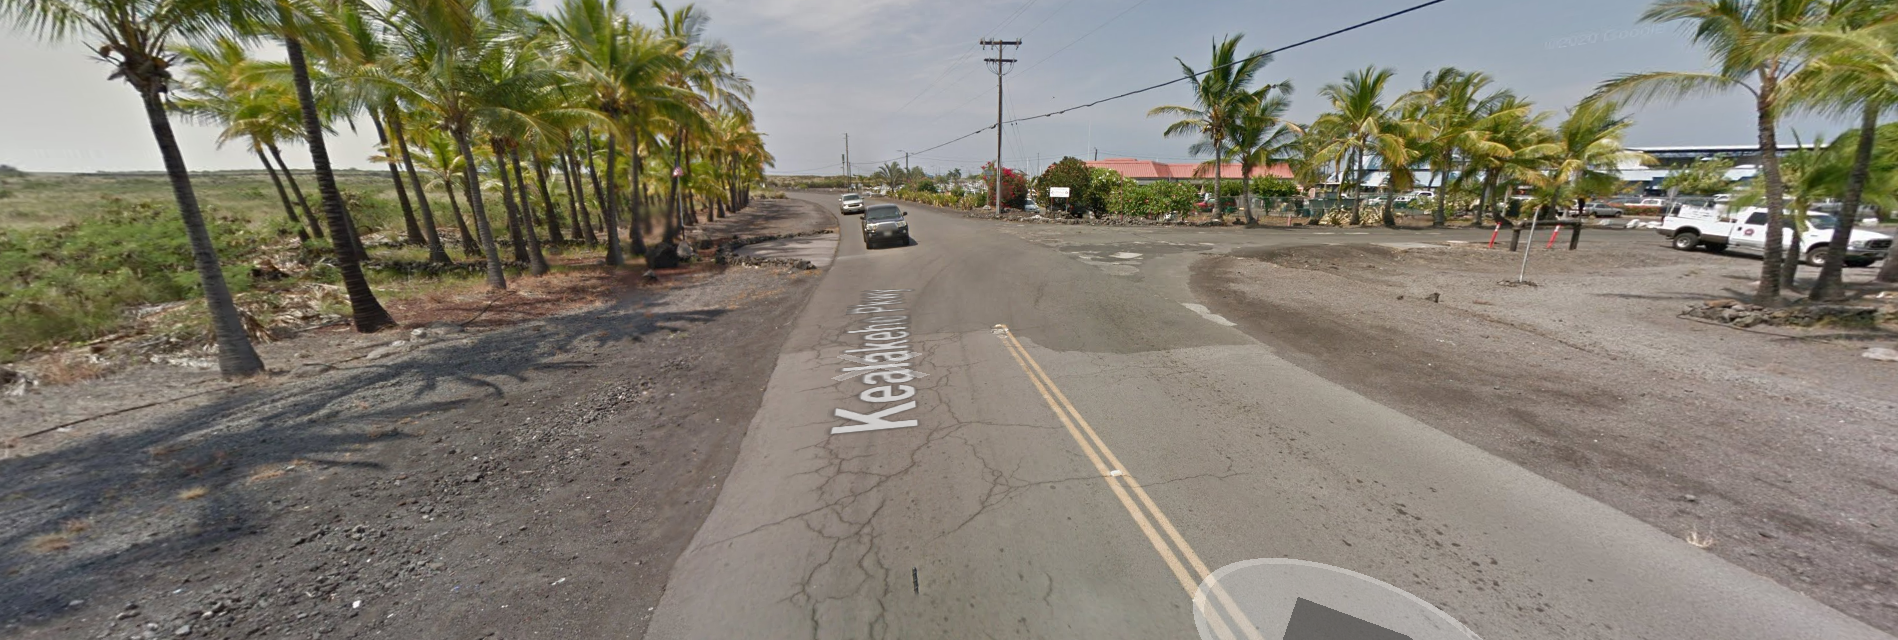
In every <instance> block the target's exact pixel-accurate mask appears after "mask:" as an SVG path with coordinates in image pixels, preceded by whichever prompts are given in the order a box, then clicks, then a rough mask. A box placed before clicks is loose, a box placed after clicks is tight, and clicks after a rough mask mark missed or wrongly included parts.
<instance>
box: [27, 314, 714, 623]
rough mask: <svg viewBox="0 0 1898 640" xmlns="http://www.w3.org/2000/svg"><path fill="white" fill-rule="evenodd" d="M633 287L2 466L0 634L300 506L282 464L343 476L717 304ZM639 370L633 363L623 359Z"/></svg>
mask: <svg viewBox="0 0 1898 640" xmlns="http://www.w3.org/2000/svg"><path fill="white" fill-rule="evenodd" d="M672 295H673V294H672V293H669V292H663V291H660V292H652V293H640V294H635V295H632V296H629V297H627V298H624V299H622V300H620V301H619V302H617V303H615V304H612V305H608V306H605V307H601V308H596V309H589V310H585V311H580V312H575V313H570V314H566V315H563V316H555V317H550V318H547V319H545V320H544V321H542V322H538V323H529V324H525V325H520V326H515V327H511V328H507V329H500V330H495V331H492V332H488V333H482V334H476V335H465V336H455V337H453V338H452V339H451V340H447V341H444V342H443V343H441V344H434V345H429V346H426V347H424V348H422V349H421V350H419V351H416V352H414V353H410V354H407V355H405V356H398V357H395V358H392V359H390V360H384V361H380V362H374V363H373V364H366V365H363V366H356V367H349V368H342V369H337V370H335V371H333V372H330V373H328V374H324V375H321V376H318V377H314V378H308V379H284V378H278V379H275V380H267V381H260V382H256V383H253V384H248V385H244V386H240V387H236V388H233V389H231V390H229V391H226V392H223V393H222V394H221V395H220V396H217V397H216V399H215V400H212V401H210V402H207V403H204V404H201V405H198V406H195V407H191V408H188V409H183V410H174V411H172V412H171V413H168V414H163V415H158V416H151V415H149V414H148V415H145V416H144V417H139V416H137V415H133V416H128V417H126V418H122V419H119V420H120V422H119V425H120V426H119V427H118V428H115V429H113V430H112V431H110V432H108V433H105V434H102V435H99V436H95V437H92V438H91V439H88V440H83V441H75V442H72V443H69V444H65V445H63V446H58V447H56V448H52V449H49V450H46V451H43V452H40V453H37V454H32V455H27V456H24V457H19V458H13V459H8V460H3V461H0V478H4V479H5V486H4V488H0V492H4V493H0V628H5V627H7V626H11V625H13V624H30V623H33V622H34V621H38V620H45V619H48V618H50V617H52V616H53V615H54V614H56V613H57V612H58V611H59V610H60V609H61V608H63V607H65V606H67V603H68V602H69V601H72V600H80V599H88V598H90V595H89V594H92V593H94V592H95V591H98V590H100V589H102V588H104V587H106V586H109V585H111V584H113V582H114V581H116V580H124V579H128V578H130V577H136V578H137V579H140V580H179V579H181V578H184V577H185V576H154V575H151V574H152V572H153V571H154V569H155V567H157V566H159V565H158V563H160V562H161V561H164V560H168V559H175V558H179V557H191V556H196V555H200V554H209V553H216V552H218V551H219V549H220V548H221V546H222V545H225V544H227V543H230V542H232V541H233V540H235V539H238V538H242V537H244V536H246V535H250V534H253V533H257V532H260V531H263V530H265V529H267V528H269V527H271V526H272V525H273V524H274V523H276V522H277V521H278V520H279V519H280V518H281V516H283V515H284V514H285V513H287V512H286V511H285V510H286V509H288V508H290V507H292V506H294V504H295V503H296V502H298V501H301V500H304V499H306V498H304V497H302V496H298V495H296V494H295V493H294V492H292V491H288V490H285V491H269V490H262V489H261V488H258V487H252V485H253V484H256V482H255V480H256V479H257V478H260V477H264V476H268V475H270V474H273V473H274V474H277V475H282V473H283V471H282V470H285V469H289V468H296V469H307V470H312V471H313V472H316V473H321V470H322V469H325V468H334V467H355V468H361V469H371V470H381V466H380V465H379V464H377V463H374V462H368V461H364V460H360V459H357V457H358V456H360V455H362V454H363V452H364V451H365V450H367V448H368V447H369V446H370V444H371V443H372V442H375V441H382V442H388V441H390V439H403V438H409V437H412V436H410V435H407V434H403V433H402V432H401V431H400V429H399V426H398V425H397V423H398V421H401V420H404V419H407V418H411V417H414V416H417V415H420V414H424V413H429V412H442V411H447V410H452V409H456V408H459V407H461V406H462V405H463V404H464V403H467V402H470V401H480V400H483V399H488V398H505V397H506V395H507V386H506V385H508V384H511V383H513V382H518V381H522V380H526V379H527V378H528V377H530V376H532V375H535V374H537V373H539V374H543V375H544V374H547V373H554V372H557V371H560V370H563V369H567V368H571V367H576V366H582V365H580V364H576V363H575V362H573V361H572V359H575V358H577V359H580V360H584V359H585V356H586V354H587V352H588V351H590V350H593V349H597V348H599V347H601V346H603V345H608V344H615V343H619V342H621V341H640V340H645V339H647V338H646V337H647V336H651V335H653V334H655V333H660V332H676V331H684V330H686V329H688V328H691V327H694V326H697V325H702V324H704V323H707V322H710V321H712V320H714V319H716V318H718V317H719V316H721V315H723V314H724V313H726V311H725V310H724V309H705V310H694V311H666V312H659V311H657V309H658V308H659V307H660V306H661V304H662V303H664V302H665V301H666V300H667V299H668V298H669V297H671V296H672ZM627 364H628V365H629V366H635V367H636V366H637V363H627Z"/></svg>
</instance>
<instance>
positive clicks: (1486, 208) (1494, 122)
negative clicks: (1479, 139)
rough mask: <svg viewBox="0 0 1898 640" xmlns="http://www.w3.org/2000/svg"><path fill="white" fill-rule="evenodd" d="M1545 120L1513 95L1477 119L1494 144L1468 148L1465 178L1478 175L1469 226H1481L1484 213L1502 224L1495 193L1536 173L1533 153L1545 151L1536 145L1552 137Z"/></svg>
mask: <svg viewBox="0 0 1898 640" xmlns="http://www.w3.org/2000/svg"><path fill="white" fill-rule="evenodd" d="M1547 120H1548V114H1547V113H1538V112H1535V109H1534V105H1533V104H1532V103H1530V102H1529V101H1528V100H1524V99H1522V98H1520V97H1516V96H1510V97H1509V98H1507V99H1505V100H1502V101H1500V102H1498V103H1496V104H1495V105H1492V106H1491V112H1490V113H1488V114H1485V115H1484V117H1482V118H1481V119H1480V120H1479V124H1478V127H1479V128H1480V129H1481V130H1482V131H1483V132H1484V135H1485V139H1486V140H1487V141H1489V142H1492V143H1494V144H1493V145H1485V146H1483V147H1479V148H1475V149H1472V151H1471V153H1470V156H1469V158H1468V162H1467V164H1466V165H1465V168H1466V171H1465V174H1466V175H1468V176H1474V175H1477V174H1480V175H1481V176H1482V177H1481V180H1482V184H1481V188H1480V189H1479V190H1478V194H1479V195H1478V201H1477V202H1478V204H1477V211H1478V212H1479V214H1478V215H1477V219H1476V220H1474V221H1473V223H1472V224H1474V225H1477V226H1481V225H1483V224H1484V223H1483V220H1482V215H1481V213H1480V212H1488V213H1489V214H1491V215H1492V216H1494V219H1495V220H1496V222H1498V223H1500V222H1502V221H1503V216H1502V210H1500V209H1495V208H1493V207H1492V204H1493V203H1494V202H1495V196H1496V194H1497V192H1498V191H1499V190H1501V191H1502V192H1503V193H1513V192H1514V191H1515V189H1514V186H1515V185H1518V184H1523V183H1526V182H1529V180H1530V178H1531V177H1533V176H1535V175H1536V174H1537V173H1538V172H1539V171H1540V163H1541V158H1538V157H1537V156H1536V154H1537V153H1538V152H1540V151H1542V150H1545V149H1547V147H1541V146H1540V145H1543V144H1544V143H1547V142H1549V140H1550V139H1552V138H1553V137H1554V135H1555V133H1554V132H1553V131H1550V130H1549V128H1548V126H1547V125H1546V122H1547Z"/></svg>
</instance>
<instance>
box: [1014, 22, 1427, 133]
mask: <svg viewBox="0 0 1898 640" xmlns="http://www.w3.org/2000/svg"><path fill="white" fill-rule="evenodd" d="M1448 1H1449V0H1430V1H1429V2H1424V3H1421V4H1418V5H1415V6H1412V7H1410V8H1407V9H1402V10H1399V11H1395V12H1392V13H1387V14H1384V15H1382V16H1378V17H1376V18H1372V19H1370V20H1366V21H1364V22H1360V23H1357V24H1354V25H1351V26H1349V27H1345V28H1343V29H1338V30H1336V31H1332V32H1331V33H1327V34H1324V35H1321V36H1316V37H1312V38H1306V39H1304V40H1300V41H1298V42H1294V43H1292V44H1288V45H1285V46H1283V47H1279V48H1277V49H1273V50H1271V51H1267V52H1264V53H1261V54H1259V55H1256V56H1251V57H1248V58H1244V59H1241V60H1234V61H1232V62H1229V63H1226V64H1223V65H1219V66H1217V67H1209V68H1207V69H1206V70H1205V71H1199V72H1195V73H1193V74H1191V75H1184V76H1180V77H1178V78H1174V79H1172V80H1168V81H1166V82H1162V83H1160V84H1156V85H1152V86H1149V87H1143V88H1140V89H1135V90H1133V91H1128V92H1126V93H1123V94H1120V95H1117V96H1111V97H1107V98H1101V99H1099V100H1095V101H1093V102H1089V103H1087V104H1083V105H1079V106H1073V107H1068V108H1066V109H1062V110H1060V111H1050V112H1048V113H1044V114H1041V115H1038V116H1028V117H1026V118H1018V119H1015V120H1011V121H1010V122H1024V121H1027V120H1037V119H1041V118H1052V117H1054V116H1058V115H1061V114H1064V113H1067V112H1069V111H1074V110H1077V109H1086V108H1088V107H1092V106H1094V105H1097V104H1101V103H1103V102H1112V101H1114V100H1119V99H1121V98H1125V97H1128V96H1132V95H1137V94H1142V93H1146V92H1148V91H1152V90H1154V89H1159V88H1161V87H1166V86H1170V85H1174V84H1178V83H1181V82H1185V81H1187V80H1188V79H1191V78H1197V77H1200V76H1203V75H1206V74H1208V73H1212V72H1213V71H1216V70H1219V69H1223V68H1226V67H1231V66H1237V65H1241V64H1245V63H1248V62H1251V61H1253V60H1257V59H1259V58H1264V57H1268V56H1271V55H1272V54H1275V53H1280V52H1284V51H1290V50H1292V49H1296V48H1299V47H1302V46H1305V45H1308V44H1311V43H1313V42H1317V41H1319V40H1324V39H1327V38H1331V37H1333V36H1337V35H1340V34H1344V33H1348V32H1351V31H1356V30H1358V29H1362V28H1364V27H1368V26H1371V25H1374V24H1377V23H1379V22H1383V21H1385V20H1389V19H1391V18H1395V17H1398V16H1401V15H1404V14H1407V13H1411V12H1414V11H1418V10H1421V9H1424V8H1426V7H1430V6H1433V5H1438V4H1443V3H1444V2H1448Z"/></svg>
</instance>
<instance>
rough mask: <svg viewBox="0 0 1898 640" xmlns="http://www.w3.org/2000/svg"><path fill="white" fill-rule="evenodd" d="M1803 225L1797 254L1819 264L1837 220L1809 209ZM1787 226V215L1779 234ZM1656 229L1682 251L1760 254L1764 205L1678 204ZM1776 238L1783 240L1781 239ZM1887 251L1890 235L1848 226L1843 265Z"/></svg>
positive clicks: (1871, 259) (1788, 231) (1855, 264)
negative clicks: (1742, 207)
mask: <svg viewBox="0 0 1898 640" xmlns="http://www.w3.org/2000/svg"><path fill="white" fill-rule="evenodd" d="M1806 225H1807V227H1808V228H1807V229H1806V232H1805V233H1803V234H1800V236H1799V256H1800V257H1801V258H1802V259H1804V260H1805V262H1806V264H1810V265H1814V266H1817V265H1821V264H1824V263H1825V255H1826V246H1827V245H1829V244H1831V243H1832V228H1833V227H1834V226H1836V225H1837V220H1836V219H1835V218H1833V217H1832V215H1831V214H1825V213H1808V214H1806ZM1791 227H1792V220H1791V218H1790V217H1788V219H1787V228H1786V229H1785V230H1784V234H1785V235H1784V236H1782V238H1790V237H1792V233H1793V230H1792V228H1791ZM1658 231H1660V232H1661V235H1663V236H1667V237H1668V238H1671V239H1672V240H1673V244H1674V248H1676V249H1680V250H1682V251H1693V250H1694V249H1696V248H1705V249H1706V250H1708V251H1715V252H1719V251H1734V252H1738V253H1751V254H1758V253H1764V252H1765V250H1766V243H1765V240H1766V210H1765V209H1762V208H1760V207H1750V208H1747V209H1745V210H1742V211H1740V212H1739V213H1728V212H1726V211H1724V207H1721V208H1709V207H1694V206H1683V207H1681V209H1680V211H1679V212H1677V213H1675V215H1671V216H1668V217H1666V218H1663V219H1662V220H1661V227H1660V229H1658ZM1780 242H1781V244H1782V245H1783V244H1784V243H1785V240H1784V239H1782V240H1780ZM1890 252H1891V236H1888V235H1885V234H1882V233H1877V232H1873V231H1866V230H1864V229H1853V230H1852V244H1851V246H1849V247H1847V248H1846V253H1845V265H1846V266H1848V267H1863V266H1867V265H1870V264H1871V263H1874V262H1877V261H1878V260H1879V259H1881V258H1884V257H1885V255H1886V254H1887V253H1890Z"/></svg>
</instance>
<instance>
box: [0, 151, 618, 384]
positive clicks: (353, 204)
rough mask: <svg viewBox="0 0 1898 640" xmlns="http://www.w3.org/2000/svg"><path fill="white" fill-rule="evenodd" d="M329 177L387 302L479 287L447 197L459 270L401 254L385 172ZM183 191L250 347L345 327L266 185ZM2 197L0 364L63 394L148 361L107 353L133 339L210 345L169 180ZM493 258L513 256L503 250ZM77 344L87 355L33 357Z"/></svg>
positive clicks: (18, 182)
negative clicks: (302, 331)
mask: <svg viewBox="0 0 1898 640" xmlns="http://www.w3.org/2000/svg"><path fill="white" fill-rule="evenodd" d="M298 178H299V179H300V180H301V181H302V184H303V187H304V192H305V194H306V195H307V196H308V197H309V198H311V199H312V201H311V206H313V207H315V206H318V205H319V203H317V202H316V201H315V198H317V195H316V193H315V189H316V187H315V181H314V180H313V179H311V178H312V176H310V175H308V173H307V172H302V173H299V175H298ZM337 179H338V183H339V186H340V187H341V188H342V190H343V192H344V198H345V200H346V204H347V206H348V207H349V210H350V212H351V215H352V216H353V218H354V220H355V223H356V226H357V228H358V230H359V231H361V232H362V233H363V234H364V235H365V237H366V239H367V240H368V242H369V247H368V253H369V256H370V261H369V262H368V263H367V264H366V265H365V274H366V276H367V278H368V280H369V282H370V285H371V287H373V288H374V289H375V291H376V294H377V296H378V297H379V298H381V299H382V301H383V302H384V303H385V304H387V303H389V302H392V301H401V300H404V299H413V298H435V297H459V296H458V295H457V294H465V293H466V292H468V291H469V290H472V289H473V288H474V287H477V286H478V285H479V284H480V283H481V282H482V281H483V280H484V273H483V270H482V269H481V262H480V260H479V259H471V258H468V257H466V256H463V255H462V253H461V252H460V250H459V247H457V246H454V245H455V243H456V238H455V233H454V229H453V227H452V225H453V224H454V220H453V217H452V216H451V215H449V214H448V213H447V208H446V206H445V200H446V198H445V195H444V194H442V193H441V192H439V191H436V192H432V193H431V194H430V200H431V201H432V202H433V203H434V204H435V205H436V207H435V208H436V209H437V213H438V214H441V215H438V217H437V221H438V222H439V223H440V224H441V225H443V229H442V231H444V233H443V235H442V237H443V240H444V242H447V243H448V244H449V245H450V246H449V247H448V250H449V253H450V255H451V256H453V257H454V258H455V259H457V260H459V261H460V262H459V263H458V264H455V265H452V266H447V267H443V266H438V265H430V264H427V260H428V252H427V250H426V249H425V248H422V247H416V246H407V245H401V244H398V243H399V242H400V241H401V240H402V239H404V237H405V236H406V234H405V232H404V231H405V230H404V226H405V225H404V223H403V218H402V208H401V206H400V204H399V202H398V200H397V198H396V195H395V193H394V188H393V185H392V184H391V182H390V181H389V179H388V176H387V174H385V173H382V172H379V171H343V172H338V173H337ZM192 182H193V187H194V188H195V190H196V192H197V196H198V199H199V201H200V203H201V204H202V205H203V207H204V212H205V218H206V221H207V224H208V225H209V226H210V228H211V229H210V230H211V235H212V238H213V242H214V244H215V248H216V250H217V253H218V258H219V262H220V264H221V266H222V267H223V272H224V277H225V280H226V281H227V282H228V283H229V284H230V287H231V290H232V292H233V294H235V296H236V298H237V303H238V307H239V308H240V309H241V310H242V311H243V312H244V313H245V314H247V315H248V316H249V319H248V320H247V324H250V325H252V327H251V328H252V331H253V335H252V339H253V340H260V341H268V340H270V339H273V338H275V337H281V335H284V334H286V333H287V331H289V330H291V329H293V328H301V327H308V326H315V325H319V324H323V323H327V322H331V321H334V320H335V319H337V318H338V317H347V315H348V313H349V308H348V300H347V297H346V296H345V295H343V294H342V292H341V289H340V287H337V286H336V285H338V284H340V283H341V277H340V274H339V273H338V272H337V268H336V267H335V265H334V263H333V260H332V259H331V254H330V249H329V245H328V242H327V241H325V240H312V241H310V242H309V243H308V244H307V245H305V244H303V243H302V242H300V241H299V240H298V238H297V236H296V232H297V229H298V227H297V226H296V224H295V223H292V222H291V221H289V220H287V219H286V217H285V215H284V212H283V207H282V203H281V202H280V201H279V200H278V197H277V193H276V190H275V188H274V187H273V186H272V185H271V182H270V179H269V177H268V176H266V175H265V174H264V173H263V172H262V171H226V172H213V173H198V174H193V175H192ZM0 192H4V193H6V194H7V195H6V196H5V197H3V198H0V282H4V283H5V284H3V285H0V364H6V363H12V362H15V361H17V360H21V359H22V358H25V357H28V356H32V357H34V358H35V361H34V362H32V363H29V364H28V365H27V366H29V367H31V368H32V369H33V371H34V372H35V373H36V375H38V376H39V377H40V378H41V379H42V380H44V381H46V382H47V383H50V384H66V383H71V382H79V381H82V380H86V379H90V378H93V377H97V376H100V375H104V374H105V373H108V372H109V371H110V370H112V369H114V368H117V367H119V366H122V365H123V364H125V363H127V362H138V361H143V360H144V357H143V356H144V355H148V354H146V353H145V352H143V351H139V352H134V353H127V354H122V353H120V352H119V351H117V350H116V349H118V345H120V344H122V343H130V342H136V343H138V344H139V345H143V346H136V347H134V349H148V350H151V352H152V353H157V352H161V351H162V352H175V351H178V350H181V349H184V348H189V347H197V346H203V345H206V344H208V343H209V341H210V337H211V331H210V321H209V317H208V315H207V314H206V313H205V311H204V304H203V302H202V292H201V291H200V289H199V284H198V274H197V271H196V268H195V265H194V264H193V262H192V258H191V255H192V253H191V248H190V245H189V242H188V241H187V239H186V237H185V233H184V229H183V225H182V224H181V223H180V222H179V219H178V215H177V211H176V207H175V204H174V201H173V199H172V193H171V187H170V183H169V181H168V180H167V179H166V177H165V175H164V174H162V173H156V172H154V173H116V174H108V173H95V174H24V173H19V172H17V171H13V172H6V173H0ZM410 195H411V197H413V196H414V195H415V194H410ZM496 197H497V198H498V197H499V196H498V194H496ZM491 209H493V210H492V211H490V212H489V214H490V218H491V222H492V223H493V224H494V226H495V228H496V229H497V230H504V229H505V228H506V220H505V215H506V214H505V209H504V208H502V207H498V206H497V207H492V208H491ZM463 213H464V215H465V214H466V213H467V212H466V211H464V212H463ZM562 222H563V226H564V222H565V220H564V218H563V220H562ZM537 228H538V227H537ZM549 249H550V250H549V256H550V258H552V259H553V260H554V261H555V262H556V263H557V264H558V263H564V262H576V263H592V262H595V261H597V259H598V256H597V249H585V248H577V247H575V248H566V249H562V250H553V248H552V247H551V246H550V247H549ZM501 250H502V251H503V252H504V253H505V252H508V247H507V245H506V240H502V241H501ZM562 254H565V255H562ZM556 268H557V269H559V268H560V267H559V266H557V267H556ZM507 271H508V277H509V280H510V281H514V280H516V279H518V278H520V277H521V276H522V275H523V274H522V268H521V267H520V266H518V265H517V266H510V267H509V268H508V270H507ZM397 319H398V320H402V321H404V322H407V321H408V320H409V319H408V318H402V317H398V318H397ZM251 321H255V322H251ZM147 337H153V338H157V340H145V338H147ZM127 338H136V340H129V341H128V340H126V339H127ZM80 343H86V344H88V346H90V347H92V351H93V352H94V354H93V355H94V356H96V357H84V356H85V354H78V357H76V358H75V357H72V356H70V355H61V356H59V358H62V359H55V358H48V357H41V356H42V354H46V353H48V352H60V351H63V350H65V349H66V347H69V346H71V345H75V344H80ZM108 348H110V349H113V350H111V351H108V350H107V349H108ZM128 355H129V356H130V357H129V358H127V357H122V356H128ZM47 369H50V370H47Z"/></svg>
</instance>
